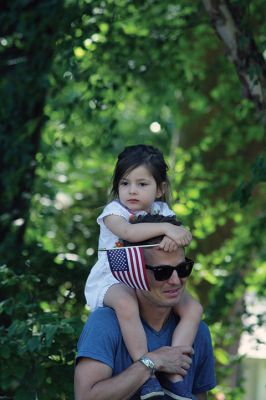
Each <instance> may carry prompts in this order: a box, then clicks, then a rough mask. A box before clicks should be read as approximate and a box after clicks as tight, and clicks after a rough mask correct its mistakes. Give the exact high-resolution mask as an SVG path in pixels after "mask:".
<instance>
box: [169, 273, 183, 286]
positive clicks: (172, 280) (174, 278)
mask: <svg viewBox="0 0 266 400" xmlns="http://www.w3.org/2000/svg"><path fill="white" fill-rule="evenodd" d="M168 282H169V283H172V284H173V285H176V284H179V283H180V282H181V279H180V278H179V276H178V273H177V271H176V270H174V271H173V273H172V275H171V276H170V278H169V279H168Z"/></svg>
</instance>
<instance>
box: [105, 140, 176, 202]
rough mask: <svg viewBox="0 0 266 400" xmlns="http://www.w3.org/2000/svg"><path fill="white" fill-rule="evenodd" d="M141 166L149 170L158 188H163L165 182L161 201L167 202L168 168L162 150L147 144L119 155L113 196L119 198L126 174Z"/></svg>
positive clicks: (131, 147) (129, 148)
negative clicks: (122, 181)
mask: <svg viewBox="0 0 266 400" xmlns="http://www.w3.org/2000/svg"><path fill="white" fill-rule="evenodd" d="M141 165H144V166H145V167H146V168H147V169H148V170H149V172H150V173H151V175H152V176H153V178H154V179H155V181H156V184H157V186H158V187H161V185H162V183H163V182H165V194H164V195H163V196H162V197H161V200H163V201H167V200H168V196H169V181H168V178H167V171H168V166H167V164H166V162H165V160H164V157H163V154H162V152H161V151H160V150H158V149H156V148H155V147H153V146H148V145H145V144H137V145H135V146H128V147H125V149H124V150H123V151H122V152H121V153H120V154H119V155H118V159H117V163H116V166H115V170H114V174H113V187H112V190H111V196H112V197H117V196H118V186H119V182H120V180H121V179H122V177H123V176H124V175H125V173H129V172H131V171H132V170H133V169H135V168H137V167H139V166H141Z"/></svg>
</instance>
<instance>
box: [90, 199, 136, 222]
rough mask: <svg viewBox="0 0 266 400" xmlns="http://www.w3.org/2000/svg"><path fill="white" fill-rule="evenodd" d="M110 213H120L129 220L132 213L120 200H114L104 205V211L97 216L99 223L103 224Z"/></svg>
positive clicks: (120, 215) (119, 214)
mask: <svg viewBox="0 0 266 400" xmlns="http://www.w3.org/2000/svg"><path fill="white" fill-rule="evenodd" d="M108 215H118V216H119V217H123V218H125V219H126V220H127V221H128V219H129V216H130V213H129V212H128V210H127V209H126V208H125V207H123V206H122V205H121V204H120V203H119V202H118V201H116V200H114V201H112V202H111V203H109V204H107V206H105V207H104V210H103V212H102V213H101V214H100V215H99V217H98V218H97V222H98V224H99V225H101V224H103V220H104V218H105V217H107V216H108Z"/></svg>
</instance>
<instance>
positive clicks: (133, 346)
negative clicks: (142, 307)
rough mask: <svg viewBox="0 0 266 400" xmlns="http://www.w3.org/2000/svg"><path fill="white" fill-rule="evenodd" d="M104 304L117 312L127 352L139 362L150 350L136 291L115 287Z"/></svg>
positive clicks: (110, 289) (108, 292) (118, 285)
mask: <svg viewBox="0 0 266 400" xmlns="http://www.w3.org/2000/svg"><path fill="white" fill-rule="evenodd" d="M104 304H105V305H106V306H108V307H111V308H113V309H114V310H115V313H116V316H117V318H118V321H119V325H120V328H121V332H122V336H123V339H124V342H125V345H126V347H127V350H128V352H129V354H130V356H131V358H132V359H133V361H137V360H138V359H139V358H140V357H141V356H143V354H145V353H147V352H148V348H147V339H146V335H145V331H144V328H143V325H142V323H141V320H140V316H139V306H138V301H137V297H136V294H135V290H134V289H132V288H130V287H127V286H125V285H123V284H117V285H113V286H111V287H110V288H109V289H108V290H107V293H106V295H105V296H104Z"/></svg>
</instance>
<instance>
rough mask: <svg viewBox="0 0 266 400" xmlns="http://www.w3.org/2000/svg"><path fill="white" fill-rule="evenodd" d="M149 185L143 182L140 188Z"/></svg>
mask: <svg viewBox="0 0 266 400" xmlns="http://www.w3.org/2000/svg"><path fill="white" fill-rule="evenodd" d="M147 185H148V184H147V183H146V182H141V183H140V186H147Z"/></svg>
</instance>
